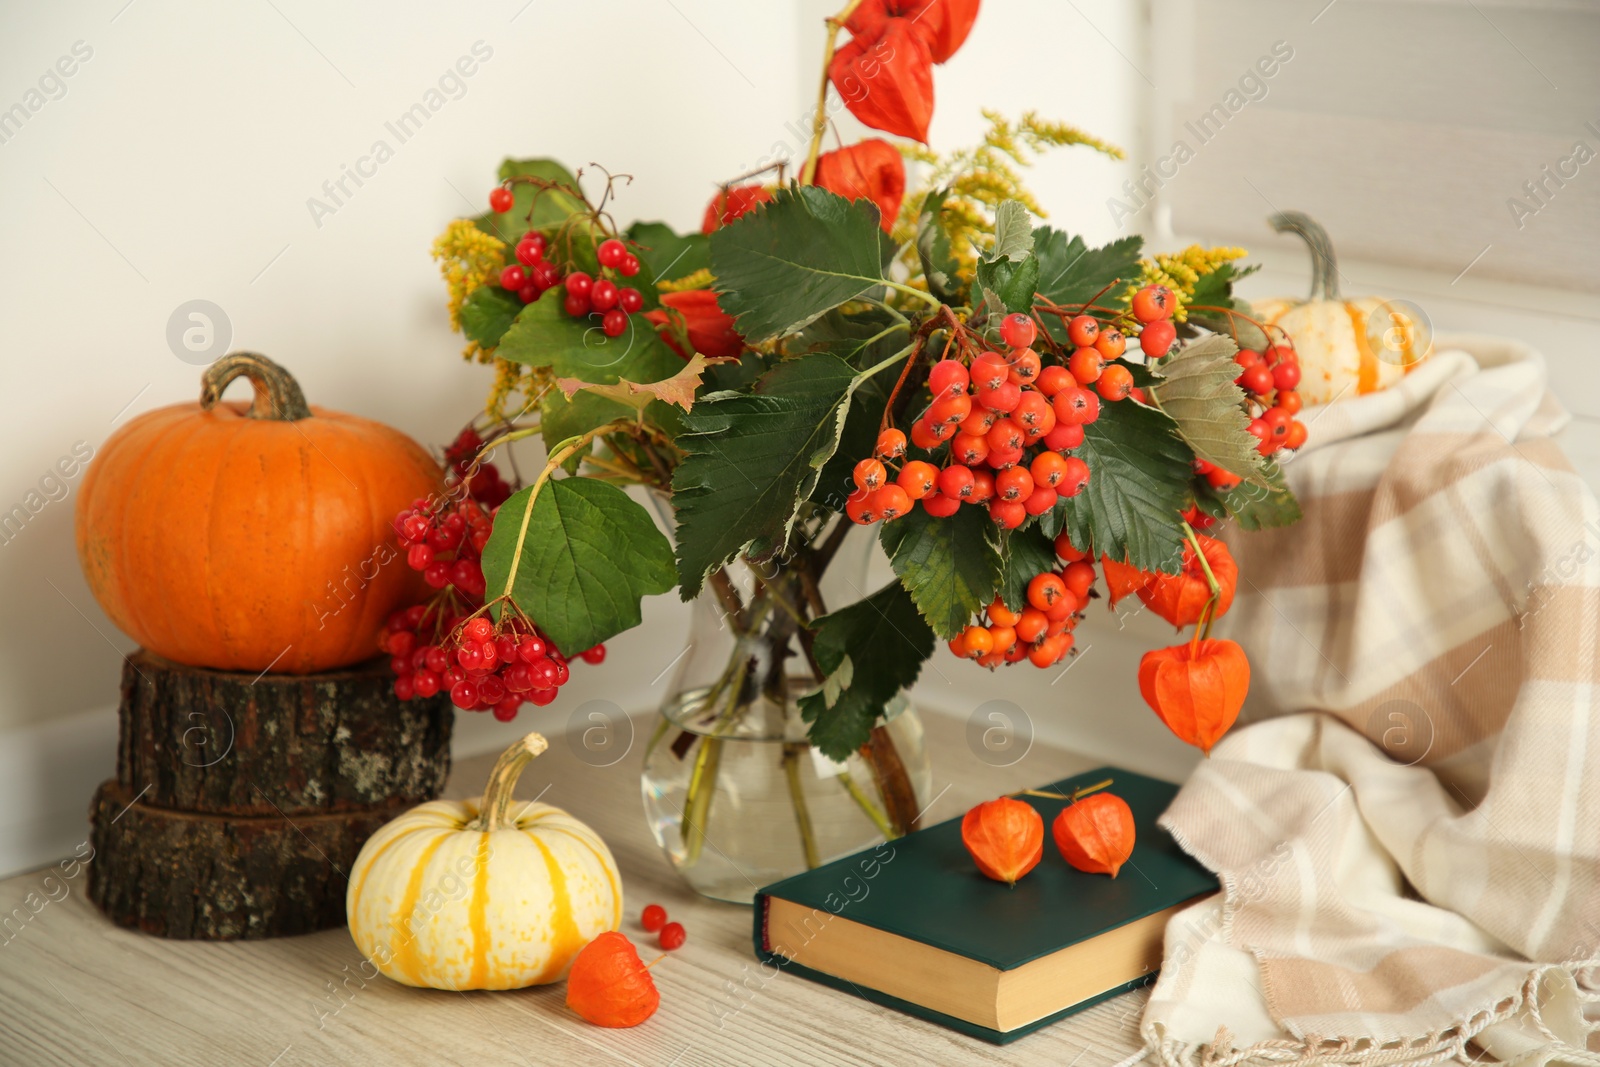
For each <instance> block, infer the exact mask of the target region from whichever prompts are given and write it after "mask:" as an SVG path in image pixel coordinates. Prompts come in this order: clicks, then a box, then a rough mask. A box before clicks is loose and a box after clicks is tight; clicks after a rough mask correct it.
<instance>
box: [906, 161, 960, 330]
mask: <svg viewBox="0 0 1600 1067" xmlns="http://www.w3.org/2000/svg"><path fill="white" fill-rule="evenodd" d="M949 195H950V190H949V189H948V188H944V189H935V190H934V191H933V192H931V193H929V194H928V195H927V196H926V197H925V198H924V199H923V201H922V210H921V212H920V213H919V214H918V215H917V259H918V260H919V261H920V262H921V264H922V276H923V277H924V278H925V279H927V282H928V291H929V292H931V293H932V294H933V295H934V296H936V297H938V298H939V299H940V300H943V301H944V302H945V303H947V304H953V303H959V298H960V296H961V292H962V290H963V289H964V288H965V286H963V285H962V283H961V264H960V263H958V262H957V261H956V257H955V255H954V253H952V252H951V250H950V231H949V230H947V229H945V226H944V202H945V198H946V197H948V196H949Z"/></svg>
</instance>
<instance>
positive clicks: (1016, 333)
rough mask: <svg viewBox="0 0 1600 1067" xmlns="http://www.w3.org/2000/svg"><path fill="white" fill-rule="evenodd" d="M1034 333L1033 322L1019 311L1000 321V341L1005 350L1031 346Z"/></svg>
mask: <svg viewBox="0 0 1600 1067" xmlns="http://www.w3.org/2000/svg"><path fill="white" fill-rule="evenodd" d="M1036 333H1037V331H1036V328H1035V327H1034V324H1033V320H1032V319H1031V318H1029V317H1028V316H1027V315H1025V314H1023V313H1022V312H1020V311H1015V312H1012V313H1011V314H1010V315H1007V316H1006V317H1005V318H1003V319H1001V320H1000V340H1001V341H1003V342H1005V345H1006V347H1007V348H1027V347H1028V346H1029V345H1031V344H1033V339H1034V336H1035V335H1036Z"/></svg>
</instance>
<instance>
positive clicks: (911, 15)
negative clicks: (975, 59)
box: [845, 0, 978, 63]
mask: <svg viewBox="0 0 1600 1067" xmlns="http://www.w3.org/2000/svg"><path fill="white" fill-rule="evenodd" d="M977 17H978V0H864V2H863V3H862V4H861V5H860V6H859V7H857V8H856V9H855V10H854V11H853V12H851V13H850V17H849V18H848V19H846V20H845V28H846V29H848V30H849V31H850V32H851V33H853V34H855V35H856V36H857V37H860V36H863V35H866V36H870V35H871V34H873V33H874V32H876V31H877V30H878V29H879V28H880V27H881V26H882V25H883V24H884V23H885V22H887V21H888V20H889V19H891V18H903V19H907V20H909V21H910V22H911V25H912V27H913V28H914V29H915V30H916V31H917V33H918V34H919V35H920V36H921V37H922V39H923V40H925V41H927V42H928V48H929V50H930V51H931V52H932V54H933V61H934V62H935V63H943V62H944V61H945V60H947V59H949V58H950V57H951V56H953V55H955V53H956V50H957V49H958V48H960V47H961V46H962V44H964V43H965V42H966V39H967V34H968V33H970V32H972V24H973V22H974V21H976V20H977Z"/></svg>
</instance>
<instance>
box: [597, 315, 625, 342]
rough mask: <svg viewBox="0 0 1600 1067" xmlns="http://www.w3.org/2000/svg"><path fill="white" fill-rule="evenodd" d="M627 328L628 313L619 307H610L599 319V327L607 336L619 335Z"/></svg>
mask: <svg viewBox="0 0 1600 1067" xmlns="http://www.w3.org/2000/svg"><path fill="white" fill-rule="evenodd" d="M627 328H628V313H627V312H626V311H623V310H622V309H621V308H612V309H611V310H610V311H608V312H606V314H605V318H603V319H601V320H600V329H601V331H602V332H603V333H604V334H605V335H606V336H607V337H621V336H622V334H623V332H624V331H626V330H627Z"/></svg>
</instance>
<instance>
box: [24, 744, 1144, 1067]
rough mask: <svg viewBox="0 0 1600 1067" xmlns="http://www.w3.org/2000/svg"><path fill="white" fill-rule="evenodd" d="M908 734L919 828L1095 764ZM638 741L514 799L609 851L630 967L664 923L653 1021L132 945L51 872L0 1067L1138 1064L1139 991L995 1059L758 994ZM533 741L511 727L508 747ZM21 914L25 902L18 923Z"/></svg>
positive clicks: (857, 1009) (739, 921)
mask: <svg viewBox="0 0 1600 1067" xmlns="http://www.w3.org/2000/svg"><path fill="white" fill-rule="evenodd" d="M925 720H926V725H927V729H928V741H929V749H930V752H931V754H932V758H933V777H934V792H935V794H936V795H937V800H936V801H935V802H934V804H933V806H932V808H931V810H930V813H929V817H930V821H937V820H940V819H945V818H949V817H951V816H953V815H959V814H960V813H961V812H963V811H964V810H966V808H968V807H969V806H971V805H972V804H974V803H976V802H978V801H980V800H985V799H989V798H992V797H994V796H997V795H999V794H1001V793H1003V792H1008V791H1012V790H1016V789H1020V788H1027V787H1031V786H1036V785H1039V784H1042V783H1045V782H1050V781H1053V780H1056V779H1059V778H1062V777H1065V776H1067V775H1070V774H1075V773H1077V772H1079V771H1082V770H1085V769H1087V768H1088V767H1089V766H1091V765H1092V764H1091V762H1090V761H1088V760H1085V759H1084V758H1083V757H1081V756H1076V755H1073V754H1071V753H1068V752H1065V751H1063V750H1060V749H1050V748H1047V747H1045V746H1040V745H1035V746H1034V748H1033V750H1032V751H1031V752H1029V753H1028V754H1027V756H1026V757H1025V758H1023V759H1022V760H1021V761H1020V762H1018V763H1017V764H1016V765H1014V766H1011V767H1006V768H995V767H990V766H987V765H986V764H985V763H983V762H981V761H979V760H978V759H977V758H976V757H974V756H973V755H972V754H971V753H970V752H969V750H968V748H967V745H966V740H965V723H964V722H962V721H960V720H957V719H953V718H947V717H945V716H941V715H936V714H928V715H926V716H925ZM651 721H652V720H651V719H650V718H648V717H640V718H639V719H637V720H636V729H635V735H634V736H635V738H636V741H635V744H634V746H633V750H632V751H631V752H630V753H629V754H628V756H626V757H625V758H623V759H622V760H620V761H619V762H618V763H616V764H614V765H613V766H611V767H605V768H597V767H592V766H589V765H588V764H586V763H584V762H582V761H581V760H579V759H578V758H577V756H576V754H575V750H574V749H573V748H572V747H571V746H569V745H567V744H563V743H562V742H561V740H560V739H558V738H555V737H552V739H551V740H552V745H551V748H550V752H549V753H548V754H546V755H545V756H543V757H541V758H540V759H538V760H537V761H535V763H534V764H533V765H532V766H531V767H530V768H529V769H528V772H527V773H526V774H524V775H523V778H522V783H521V785H520V787H519V790H518V792H519V794H520V795H523V796H528V797H532V796H533V795H534V794H536V793H538V792H539V791H540V790H541V789H545V788H546V787H547V786H548V792H546V793H545V794H544V800H546V801H547V802H549V803H553V804H556V805H557V806H560V807H566V808H568V809H570V810H571V811H572V812H573V813H574V814H576V815H578V816H579V817H580V818H582V819H584V820H585V821H587V822H589V823H590V824H591V825H593V826H594V827H595V829H596V830H598V831H599V833H600V834H601V836H602V837H604V838H605V840H606V841H607V843H608V844H610V846H611V849H612V851H613V852H614V853H615V855H616V858H617V862H618V865H619V866H620V867H621V869H622V876H623V883H624V886H625V891H626V896H627V905H626V915H625V919H624V924H623V930H624V932H626V933H628V934H629V936H631V937H634V938H635V939H636V941H639V942H640V943H641V949H642V951H643V954H644V955H645V956H646V957H647V958H648V957H649V956H650V955H651V953H650V952H649V951H648V950H647V949H646V948H645V946H648V945H649V944H650V942H651V940H652V939H650V938H649V937H648V935H641V934H640V932H639V930H638V926H637V921H638V911H639V909H640V908H641V907H642V906H643V905H644V904H646V903H648V902H650V901H657V902H659V903H661V904H663V905H664V906H665V907H666V908H667V910H668V911H669V912H670V913H671V915H672V917H673V918H674V919H677V920H680V921H682V922H683V923H684V925H685V926H686V927H687V928H688V933H689V941H688V944H687V945H686V946H684V947H683V948H682V949H680V950H679V951H677V952H676V953H673V954H672V955H671V956H669V957H668V958H667V959H666V960H663V961H662V962H661V963H660V964H658V965H657V966H656V967H655V968H654V971H653V973H654V975H655V980H656V984H657V986H658V987H659V989H660V990H661V1009H660V1011H658V1012H657V1013H656V1015H655V1016H654V1017H653V1018H651V1019H650V1020H648V1021H647V1022H645V1023H644V1024H643V1025H641V1026H638V1027H636V1028H634V1029H631V1030H606V1029H601V1028H599V1027H594V1026H590V1025H588V1024H586V1023H584V1022H582V1021H581V1020H580V1019H578V1018H577V1017H576V1016H575V1015H573V1014H572V1013H571V1012H570V1011H568V1010H567V1008H566V1005H565V1003H564V1000H563V998H564V995H565V994H564V990H565V986H564V985H559V984H558V985H553V986H545V987H542V988H536V989H527V990H520V991H515V992H495V993H450V992H443V991H437V990H420V989H411V988H408V987H405V986H401V985H398V984H396V983H394V982H390V981H389V980H387V979H385V978H382V977H379V978H376V979H374V980H372V981H368V982H365V983H363V982H362V980H361V975H360V973H359V972H358V971H357V967H358V966H359V965H360V963H361V962H362V961H361V956H360V954H359V953H358V952H357V951H356V947H355V945H354V943H353V942H352V941H351V940H350V936H349V934H348V933H347V932H346V931H344V930H343V929H339V930H329V931H326V932H324V933H320V934H312V935H308V936H303V937H291V938H282V939H278V940H272V941H237V942H200V941H163V940H160V939H158V938H153V937H147V936H145V935H142V934H138V933H134V932H131V931H128V930H123V929H120V928H118V927H116V926H113V925H112V924H111V923H110V922H108V921H106V920H105V919H104V918H103V917H102V916H101V915H100V913H99V912H98V911H97V910H96V909H95V907H94V905H93V904H91V903H90V902H89V901H88V899H87V896H86V892H85V890H86V885H85V883H86V875H84V874H80V875H79V876H78V877H77V878H75V879H72V880H70V881H67V880H63V879H61V877H60V874H59V872H58V871H56V870H55V869H54V868H51V869H47V870H44V871H37V872H34V873H31V874H24V875H19V876H17V877H15V878H11V879H8V880H6V881H4V882H0V919H4V918H5V917H6V916H12V920H11V923H10V925H9V926H8V927H6V928H5V929H4V930H3V931H0V941H3V943H0V1064H5V1065H7V1067H12V1065H15V1067H47V1065H54V1064H97V1065H98V1064H109V1065H122V1064H126V1065H138V1067H143V1065H146V1064H152V1065H156V1064H158V1065H162V1067H191V1065H193V1067H221V1065H225V1067H299V1065H307V1064H338V1065H342V1067H365V1065H369V1064H370V1065H384V1067H394V1065H400V1064H419V1065H427V1067H435V1065H441V1064H461V1065H464V1067H465V1065H472V1067H487V1065H490V1064H575V1063H583V1064H592V1065H595V1067H609V1065H611V1064H634V1065H648V1067H669V1065H673V1067H694V1065H702V1064H705V1065H717V1067H722V1065H727V1064H762V1065H766V1064H792V1065H794V1067H813V1065H832V1064H895V1065H898V1064H918V1065H922V1064H940V1065H945V1064H950V1065H955V1064H1018V1065H1034V1064H1038V1065H1045V1064H1050V1065H1056V1067H1065V1065H1070V1064H1076V1065H1077V1067H1106V1065H1109V1064H1113V1063H1116V1062H1117V1061H1119V1060H1122V1059H1124V1058H1125V1057H1127V1056H1128V1055H1129V1054H1130V1053H1133V1052H1135V1051H1137V1049H1138V1044H1139V1041H1138V1025H1139V1018H1140V1015H1141V1013H1142V1012H1143V1008H1144V1001H1145V996H1146V994H1145V992H1144V991H1143V990H1140V991H1136V992H1133V993H1129V994H1126V995H1124V996H1121V997H1117V998H1114V999H1113V1000H1110V1001H1107V1002H1105V1003H1103V1004H1100V1005H1098V1006H1096V1007H1094V1008H1092V1009H1090V1010H1088V1011H1086V1012H1083V1013H1081V1014H1079V1015H1075V1016H1071V1017H1069V1018H1068V1019H1066V1020H1064V1021H1062V1022H1060V1023H1057V1024H1055V1025H1054V1026H1051V1027H1047V1028H1045V1029H1044V1030H1042V1031H1040V1032H1038V1033H1035V1034H1033V1035H1030V1036H1028V1037H1025V1038H1022V1039H1021V1040H1020V1041H1017V1042H1015V1043H1013V1044H1011V1045H1007V1046H1002V1047H997V1046H993V1045H988V1044H985V1043H983V1042H980V1041H975V1040H973V1039H971V1038H967V1037H963V1036H962V1035H960V1034H957V1033H954V1032H952V1031H950V1030H946V1029H944V1028H942V1027H939V1026H935V1025H933V1024H931V1023H925V1022H921V1021H919V1020H917V1019H913V1018H910V1017H908V1016H905V1015H901V1014H900V1013H898V1012H894V1011H890V1010H888V1009H886V1008H881V1007H878V1006H876V1005H873V1004H869V1003H867V1002H866V1001H863V1000H859V999H857V998H855V997H851V996H847V995H845V994H843V993H838V992H835V991H833V990H831V989H828V988H826V987H823V986H820V985H817V984H814V983H812V982H808V981H806V980H805V979H803V978H798V977H795V976H793V975H789V974H779V975H778V976H776V977H774V978H771V979H770V980H763V978H762V974H763V972H762V971H760V970H758V969H757V967H756V965H755V958H754V956H753V955H752V952H751V945H750V928H751V912H750V909H749V908H747V907H739V906H736V905H731V904H721V903H716V902H713V901H709V900H706V899H703V898H701V897H698V896H696V895H695V894H694V893H692V892H690V890H689V889H688V888H687V887H685V886H684V885H683V884H682V883H681V882H679V881H678V879H677V876H676V875H674V874H673V873H672V870H671V869H670V868H669V867H668V865H667V862H666V860H665V858H663V857H662V855H661V853H660V851H659V850H658V849H657V848H656V845H655V843H654V841H653V840H652V839H651V837H650V833H649V830H648V829H647V828H646V826H645V821H644V814H643V809H642V806H641V803H640V796H639V761H640V758H641V752H642V747H643V742H644V739H645V738H646V737H647V736H648V729H649V725H650V723H651ZM543 725H544V724H543V723H541V722H539V721H538V720H536V719H534V718H533V717H530V716H528V715H524V716H523V717H522V718H521V719H519V720H518V722H517V723H516V724H515V725H513V726H509V727H507V728H506V738H507V740H508V741H509V740H510V739H511V738H512V737H514V736H515V733H514V731H515V730H517V729H518V728H519V727H520V728H522V729H532V728H536V727H541V726H543ZM491 762H492V757H480V758H476V759H471V760H466V761H463V762H462V763H461V764H460V765H459V766H458V767H457V768H456V770H455V773H454V774H453V775H452V777H451V782H450V787H449V789H448V790H447V795H450V796H464V795H472V794H476V793H477V792H479V791H480V790H481V788H482V785H483V781H484V778H485V775H486V774H487V772H488V769H489V765H490V763H491ZM84 803H85V804H87V803H88V798H87V797H86V798H84ZM52 875H54V877H51V876H52ZM29 894H36V896H34V897H33V898H32V901H31V907H30V904H29ZM41 901H44V902H45V903H44V904H43V906H40V902H41ZM14 909H20V912H16V914H14ZM33 909H37V911H36V912H35V911H34V910H33ZM17 914H20V915H22V916H31V917H29V918H26V919H24V920H18V919H17V918H16V915H17ZM769 973H770V972H769ZM336 990H337V992H336Z"/></svg>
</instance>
